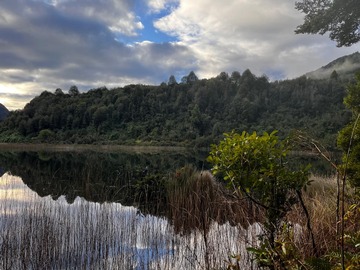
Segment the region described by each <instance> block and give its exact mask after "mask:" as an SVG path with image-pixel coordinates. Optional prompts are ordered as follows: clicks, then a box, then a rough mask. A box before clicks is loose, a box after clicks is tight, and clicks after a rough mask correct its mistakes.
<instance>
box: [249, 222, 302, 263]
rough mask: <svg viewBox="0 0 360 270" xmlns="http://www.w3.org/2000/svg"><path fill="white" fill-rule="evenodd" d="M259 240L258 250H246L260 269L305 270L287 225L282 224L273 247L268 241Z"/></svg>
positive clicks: (292, 233)
mask: <svg viewBox="0 0 360 270" xmlns="http://www.w3.org/2000/svg"><path fill="white" fill-rule="evenodd" d="M261 240H262V241H261V244H260V246H259V247H258V248H247V250H248V251H249V252H251V253H252V254H253V255H254V257H255V259H256V261H257V262H258V265H259V266H260V267H268V268H271V269H277V270H295V269H296V270H297V269H306V268H305V264H304V263H303V262H302V259H301V256H300V254H299V250H298V249H297V247H296V246H295V244H294V242H295V240H294V232H293V230H292V228H291V227H290V226H289V225H288V224H285V223H284V224H283V226H282V228H281V231H280V232H279V235H278V238H277V239H276V241H275V245H272V244H271V243H270V242H269V240H268V239H261Z"/></svg>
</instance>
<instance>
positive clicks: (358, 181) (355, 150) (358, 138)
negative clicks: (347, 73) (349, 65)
mask: <svg viewBox="0 0 360 270" xmlns="http://www.w3.org/2000/svg"><path fill="white" fill-rule="evenodd" d="M344 103H345V105H346V106H347V107H348V109H350V110H351V113H352V119H351V121H350V122H349V124H348V125H347V126H345V127H344V128H343V129H342V130H341V131H340V133H339V136H338V145H339V146H340V148H341V149H342V150H343V153H344V155H343V166H342V167H343V170H344V171H343V173H345V174H346V176H347V178H348V179H349V181H350V183H351V184H352V185H353V186H355V187H358V188H359V187H360V123H359V117H360V73H358V74H357V75H356V82H355V83H353V84H351V85H349V86H348V88H347V96H346V97H345V99H344ZM349 150H351V151H349Z"/></svg>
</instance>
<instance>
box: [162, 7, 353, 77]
mask: <svg viewBox="0 0 360 270" xmlns="http://www.w3.org/2000/svg"><path fill="white" fill-rule="evenodd" d="M294 2H295V1H284V0H272V1H264V0H225V1H212V2H211V3H210V1H209V0H197V1H187V0H181V1H180V3H179V5H178V6H177V8H176V9H174V10H173V12H172V13H170V14H169V15H167V16H165V17H162V18H160V19H158V20H157V21H156V22H155V27H157V28H158V29H159V30H160V31H164V32H166V33H168V34H169V35H173V36H176V37H177V38H178V39H179V43H181V44H183V45H184V46H187V47H189V48H190V49H192V50H193V51H194V52H195V53H196V58H197V59H198V69H197V71H198V72H199V73H200V75H201V76H206V77H208V76H214V75H216V73H218V72H219V71H221V70H224V71H228V72H229V71H231V70H239V69H241V70H244V69H246V68H250V69H251V70H252V71H254V72H255V73H258V74H262V73H265V72H269V71H270V72H271V71H272V70H278V71H280V73H281V74H284V76H285V77H294V76H299V75H301V74H303V73H305V72H306V71H309V69H312V68H315V67H318V66H319V65H320V66H321V65H322V64H324V61H331V60H333V59H334V57H336V56H341V55H344V54H345V53H346V52H349V53H350V52H353V51H354V48H351V49H349V48H348V49H344V48H343V49H342V50H340V49H337V48H335V45H334V43H332V42H330V41H329V39H328V38H327V37H322V36H306V35H295V34H294V29H295V28H296V26H297V25H299V24H301V23H302V20H303V18H302V15H301V14H299V13H298V11H296V10H295V9H294ZM324 52H325V53H326V54H327V55H324ZM309 59H310V60H311V61H308V60H309ZM325 63H326V62H325Z"/></svg>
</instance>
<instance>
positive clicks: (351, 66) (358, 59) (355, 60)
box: [305, 52, 360, 79]
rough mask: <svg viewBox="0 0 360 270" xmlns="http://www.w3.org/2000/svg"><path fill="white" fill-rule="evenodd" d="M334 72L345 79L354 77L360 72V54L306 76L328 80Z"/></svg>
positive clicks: (345, 57) (338, 60) (335, 62)
mask: <svg viewBox="0 0 360 270" xmlns="http://www.w3.org/2000/svg"><path fill="white" fill-rule="evenodd" d="M334 71H336V73H337V74H338V75H340V76H342V77H343V78H349V77H352V76H353V75H354V73H356V72H359V71H360V53H359V52H355V53H353V54H350V55H345V56H343V57H340V58H338V59H336V60H334V61H332V62H330V63H329V64H327V65H325V66H323V67H321V68H319V69H317V70H315V71H312V72H309V73H306V74H305V75H306V76H307V77H309V78H312V79H328V78H330V76H331V74H332V73H333V72H334Z"/></svg>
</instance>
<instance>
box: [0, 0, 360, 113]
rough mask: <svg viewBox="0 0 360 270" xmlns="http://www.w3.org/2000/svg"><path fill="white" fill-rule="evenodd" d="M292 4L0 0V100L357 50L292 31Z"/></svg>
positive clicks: (272, 65) (305, 66)
mask: <svg viewBox="0 0 360 270" xmlns="http://www.w3.org/2000/svg"><path fill="white" fill-rule="evenodd" d="M294 3H295V0H293V1H285V0H251V1H250V0H224V1H210V0H197V1H190V0H149V1H145V0H137V1H132V0H109V1H108V0H106V1H105V0H95V1H94V0H47V1H45V0H28V1H22V0H13V1H0V57H1V61H0V102H1V103H3V104H4V105H5V106H6V107H7V108H9V109H17V108H22V107H23V106H24V105H25V104H26V98H30V99H31V98H32V97H34V96H36V95H38V94H40V93H41V92H42V91H44V90H48V91H54V90H55V89H56V88H62V89H63V90H64V91H65V92H66V91H67V90H68V89H69V87H70V86H71V85H77V86H78V88H79V89H80V90H81V91H85V90H88V89H92V88H96V87H102V86H107V87H108V88H111V87H116V86H124V85H126V84H134V83H135V84H136V83H142V84H160V83H161V82H162V81H166V80H167V79H168V78H169V76H170V75H172V74H174V75H175V76H176V77H177V78H178V79H179V78H181V77H182V76H184V75H187V74H188V73H189V72H190V71H191V70H193V71H195V72H196V74H197V75H198V77H200V78H208V77H212V76H216V75H218V74H219V73H220V72H222V71H226V72H229V73H230V72H232V71H235V70H237V71H240V72H242V71H244V70H245V69H247V68H249V69H250V70H251V71H252V72H253V73H255V74H257V75H262V74H264V73H265V74H268V75H269V77H270V79H286V78H294V77H297V76H300V75H302V74H304V73H307V72H309V71H312V70H315V69H317V68H319V67H321V66H323V65H326V64H327V63H329V62H330V61H332V60H334V59H336V58H337V57H340V56H343V55H346V54H350V53H353V52H355V51H357V50H359V49H360V47H359V46H360V45H354V46H352V47H350V48H337V47H336V44H335V43H334V42H332V41H330V40H329V38H328V37H327V36H326V35H325V36H319V35H314V36H308V35H295V34H294V29H295V28H296V26H297V25H299V24H301V22H302V20H303V15H302V14H300V13H299V12H298V11H297V10H295V8H294ZM30 99H28V100H27V102H29V101H30Z"/></svg>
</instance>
